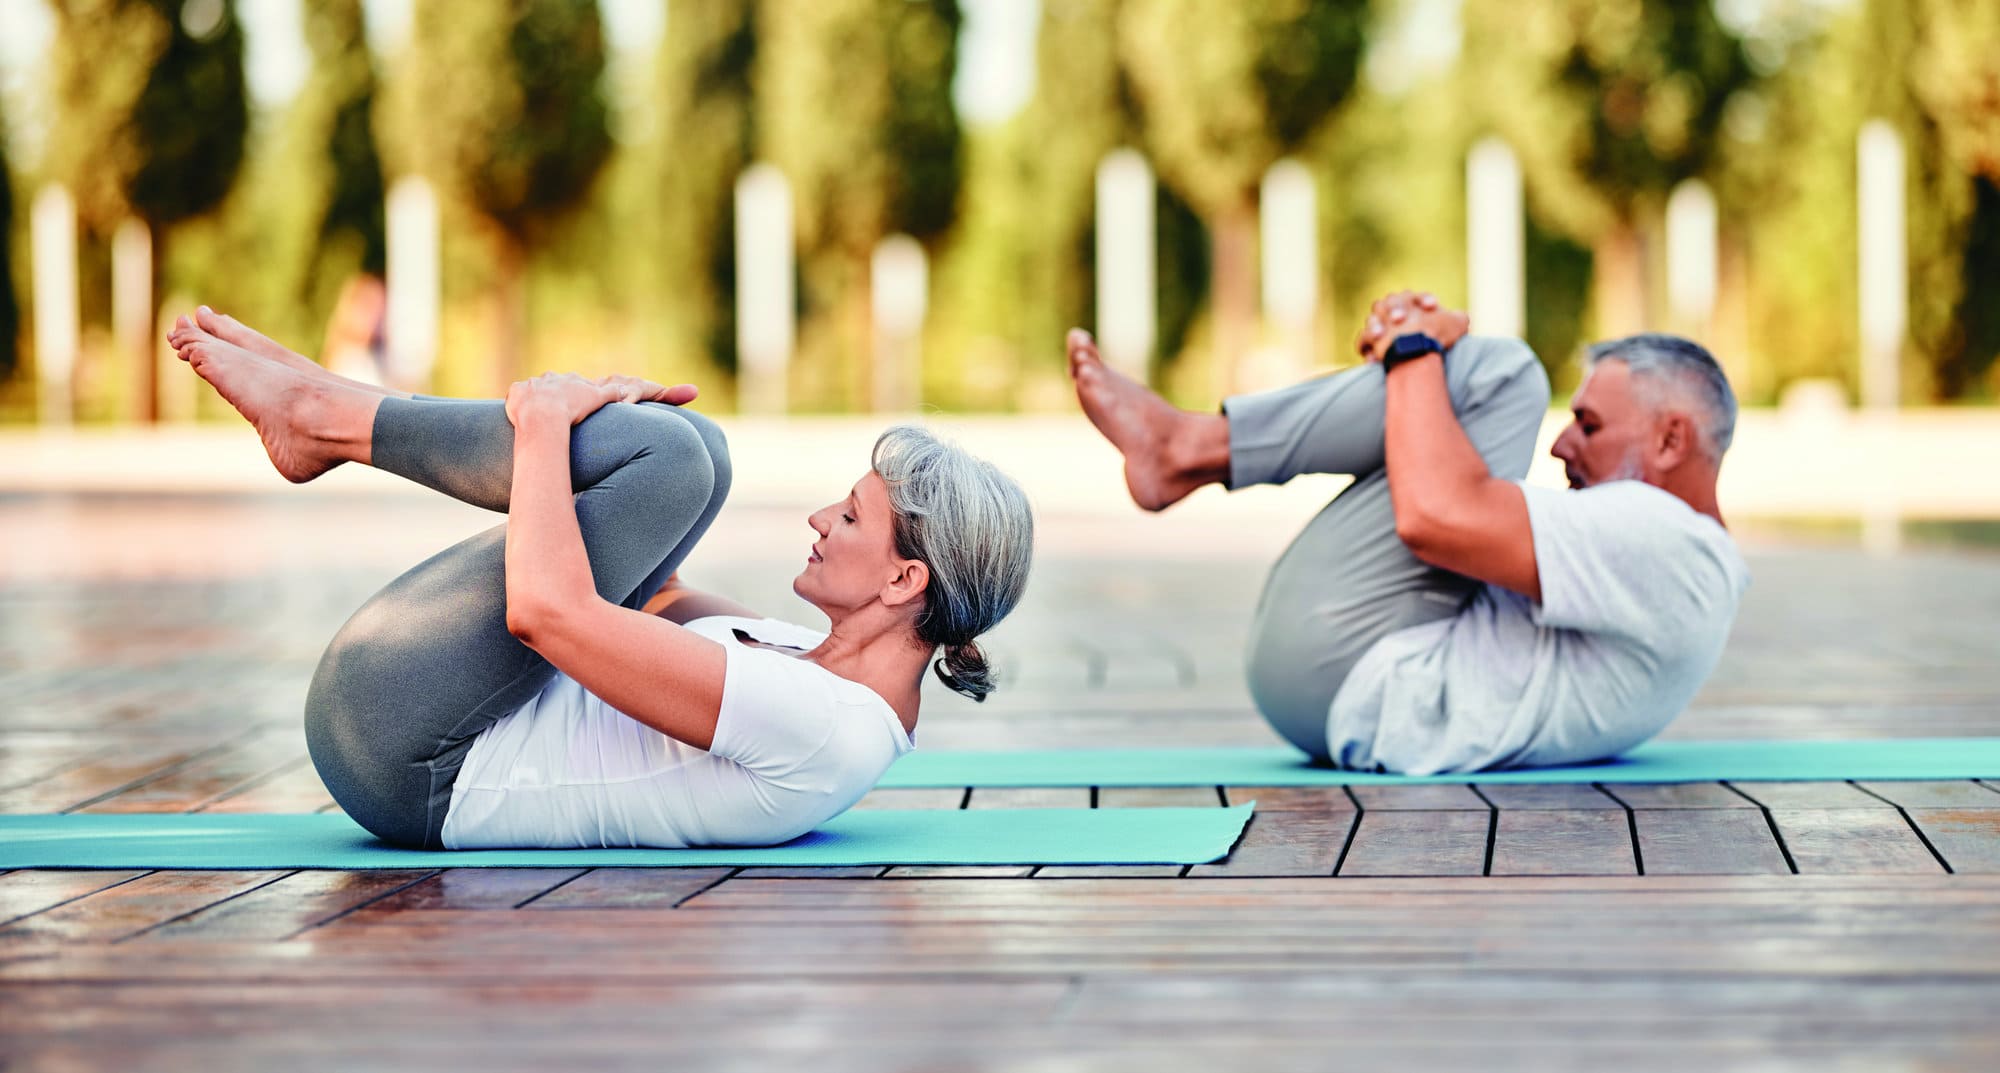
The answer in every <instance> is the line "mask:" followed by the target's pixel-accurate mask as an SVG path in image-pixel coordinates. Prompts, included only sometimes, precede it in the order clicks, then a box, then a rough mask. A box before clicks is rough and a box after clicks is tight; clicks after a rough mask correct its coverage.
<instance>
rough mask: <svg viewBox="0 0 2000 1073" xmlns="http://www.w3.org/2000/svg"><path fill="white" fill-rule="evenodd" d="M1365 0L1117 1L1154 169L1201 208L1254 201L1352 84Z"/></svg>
mask: <svg viewBox="0 0 2000 1073" xmlns="http://www.w3.org/2000/svg"><path fill="white" fill-rule="evenodd" d="M1369 15H1370V12H1369V4H1368V3H1367V2H1366V0H1254V2H1252V0H1125V3H1124V4H1123V6H1122V8H1121V11H1120V16H1119V28H1118V29H1119V33H1118V43H1119V55H1120V58H1121V59H1122V61H1123V64H1124V67H1125V70H1126V72H1127V73H1128V74H1129V76H1130V78H1131V83H1132V88H1133V90H1134V93H1135V95H1136V97H1137V98H1138V101H1139V105H1140V111H1141V113H1142V115H1143V116H1144V121H1145V131H1146V145H1147V148H1148V149H1149V150H1151V154H1152V156H1153V158H1154V160H1155V161H1156V162H1157V166H1158V167H1159V170H1160V174H1161V175H1162V176H1163V177H1165V178H1166V180H1167V181H1168V182H1170V183H1172V184H1173V186H1174V188H1175V189H1176V190H1177V191H1179V192H1180V193H1181V195H1182V196H1183V197H1185V198H1187V200H1188V202H1189V203H1190V204H1192V205H1193V206H1195V208H1196V209H1197V210H1198V211H1200V212H1201V213H1202V214H1203V215H1213V214H1215V213H1219V212H1224V211H1227V210H1229V209H1231V208H1234V207H1236V206H1238V205H1242V204H1245V203H1249V202H1252V201H1254V199H1255V195H1256V189H1257V184H1258V182H1259V181H1260V180H1262V178H1263V177H1264V171H1265V169H1267V168H1269V167H1270V166H1271V164H1272V163H1274V162H1275V161H1277V160H1278V158H1280V157H1282V156H1284V155H1285V154H1286V153H1289V152H1292V151H1294V150H1296V149H1297V148H1298V147H1299V146H1300V145H1302V144H1303V143H1304V142H1305V140H1306V139H1307V138H1308V137H1309V136H1311V134H1312V133H1313V132H1314V131H1315V130H1316V129H1318V127H1319V125H1320V122H1321V121H1322V120H1323V119H1325V118H1326V116H1327V115H1328V114H1330V113H1331V112H1332V111H1333V110H1334V109H1335V108H1336V107H1338V106H1339V104H1340V102H1341V100H1342V99H1343V98H1345V97H1346V95H1347V92H1348V90H1349V89H1350V88H1352V87H1353V85H1354V80H1355V76H1356V75H1357V74H1358V73H1359V71H1360V65H1361V55H1362V46H1363V36H1364V33H1365V31H1366V29H1367V26H1368V19H1369Z"/></svg>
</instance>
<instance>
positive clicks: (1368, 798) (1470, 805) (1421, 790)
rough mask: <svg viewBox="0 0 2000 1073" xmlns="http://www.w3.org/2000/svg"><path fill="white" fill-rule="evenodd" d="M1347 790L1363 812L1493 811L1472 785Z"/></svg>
mask: <svg viewBox="0 0 2000 1073" xmlns="http://www.w3.org/2000/svg"><path fill="white" fill-rule="evenodd" d="M1348 789H1349V790H1351V791H1353V793H1354V799H1355V800H1356V801H1359V802H1360V803H1361V808H1362V809H1363V810H1364V811H1367V812H1388V811H1395V810H1411V811H1417V812H1445V811H1454V810H1457V811H1463V810H1471V811H1474V812H1485V811H1489V810H1490V809H1491V808H1492V806H1491V805H1489V804H1487V803H1486V799H1485V798H1482V797H1480V796H1479V795H1478V794H1477V793H1475V792H1473V789H1472V787H1471V786H1470V785H1469V784H1467V783H1462V782H1429V783H1411V784H1408V785H1398V784H1389V785H1381V786H1350V787H1348Z"/></svg>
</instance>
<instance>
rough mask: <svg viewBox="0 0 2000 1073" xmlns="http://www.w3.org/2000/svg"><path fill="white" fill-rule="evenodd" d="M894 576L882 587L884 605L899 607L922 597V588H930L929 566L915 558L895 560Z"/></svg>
mask: <svg viewBox="0 0 2000 1073" xmlns="http://www.w3.org/2000/svg"><path fill="white" fill-rule="evenodd" d="M895 565H896V573H895V576H893V577H891V578H890V579H889V583H888V584H887V585H884V586H883V587H882V603H883V605H884V606H886V607H900V606H902V605H904V604H907V603H910V602H912V601H920V600H922V599H923V598H924V590H925V589H928V588H930V584H931V568H930V567H928V566H925V565H924V564H923V563H922V562H920V561H918V560H916V559H898V560H896V563H895Z"/></svg>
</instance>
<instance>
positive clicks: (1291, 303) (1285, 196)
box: [1257, 158, 1319, 371]
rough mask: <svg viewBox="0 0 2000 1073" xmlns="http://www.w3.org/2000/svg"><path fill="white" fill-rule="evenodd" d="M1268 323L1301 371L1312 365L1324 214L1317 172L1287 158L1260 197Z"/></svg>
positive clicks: (1267, 177) (1268, 177) (1273, 168)
mask: <svg viewBox="0 0 2000 1073" xmlns="http://www.w3.org/2000/svg"><path fill="white" fill-rule="evenodd" d="M1257 223H1258V228H1259V235H1258V237H1259V239H1260V241H1259V243H1258V245H1259V249H1260V250H1261V252H1262V256H1263V264H1262V265H1261V266H1260V267H1261V268H1262V270H1263V271H1262V276H1261V278H1262V281H1263V289H1264V318H1265V320H1267V321H1268V322H1269V323H1270V324H1271V326H1272V327H1274V328H1275V329H1277V331H1278V334H1279V335H1280V337H1281V338H1282V339H1283V345H1284V347H1285V350H1286V351H1287V352H1288V354H1289V355H1290V358H1291V364H1292V366H1293V367H1294V369H1295V370H1297V371H1303V370H1304V369H1306V368H1308V367H1310V366H1311V365H1312V361H1313V320H1314V318H1315V317H1316V316H1317V314H1318V312H1319V210H1318V191H1317V190H1315V189H1314V186H1313V177H1312V172H1311V171H1309V170H1308V169H1307V168H1306V166H1305V165H1304V164H1301V163H1299V162H1298V161H1297V160H1293V159H1290V158H1286V159H1284V160H1280V161H1278V162H1277V163H1275V164H1273V165H1271V167H1270V169H1269V170H1268V171H1266V172H1264V181H1263V185H1262V187H1261V189H1260V190H1259V192H1258V217H1257Z"/></svg>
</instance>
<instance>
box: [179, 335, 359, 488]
mask: <svg viewBox="0 0 2000 1073" xmlns="http://www.w3.org/2000/svg"><path fill="white" fill-rule="evenodd" d="M171 339H172V340H174V345H175V348H176V350H177V351H178V352H179V354H180V357H181V360H182V361H185V362H187V363H188V365H189V366H190V367H191V368H193V369H194V371H195V374H196V375H198V376H200V377H201V378H202V379H203V380H206V381H208V383H209V386H210V387H213V388H214V389H215V390H216V392H217V393H218V394H220V395H221V396H222V397H223V398H224V399H227V400H228V401H229V405H231V406H234V407H236V412H237V413H240V414H242V415H243V416H244V418H245V419H247V420H248V421H249V422H250V424H251V426H252V427H253V428H255V429H256V430H257V436H258V438H260V439H262V440H263V441H264V451H265V453H267V454H269V455H270V456H271V464H272V465H273V466H276V467H277V470H278V473H279V474H280V475H281V476H283V477H284V478H285V479H286V480H288V481H291V482H292V483H294V484H304V483H305V482H307V481H309V480H312V479H313V478H314V477H317V476H319V475H320V474H322V473H325V472H326V471H327V470H330V469H332V468H333V467H335V466H337V465H339V464H340V463H341V462H343V461H345V459H344V458H342V457H340V456H339V455H338V454H336V453H335V451H334V450H333V449H332V444H331V443H329V442H327V441H326V440H324V439H323V438H322V437H320V436H316V435H314V434H312V433H311V432H308V431H307V430H306V429H305V427H304V419H305V418H307V417H308V416H310V415H313V414H314V413H315V411H317V410H319V409H321V408H322V407H325V406H328V405H329V404H331V403H334V402H336V401H340V400H336V399H334V398H331V397H330V396H332V395H333V393H335V392H338V391H340V390H341V389H339V388H337V387H333V386H330V385H326V384H321V383H317V382H315V381H314V380H313V379H312V378H311V377H308V376H304V375H301V374H300V373H299V372H298V371H296V370H294V369H291V368H287V367H286V366H285V365H282V364H280V363H278V362H277V361H275V360H272V359H269V358H266V357H263V356H261V355H257V354H253V353H251V352H250V351H247V350H245V349H243V348H242V347H240V346H237V345H236V344H234V343H228V342H224V341H223V340H221V339H218V338H216V337H215V336H213V335H210V334H208V333H207V332H204V331H202V330H201V329H199V328H189V329H186V330H182V329H179V328H177V329H176V330H175V332H174V333H173V335H172V337H171Z"/></svg>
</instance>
